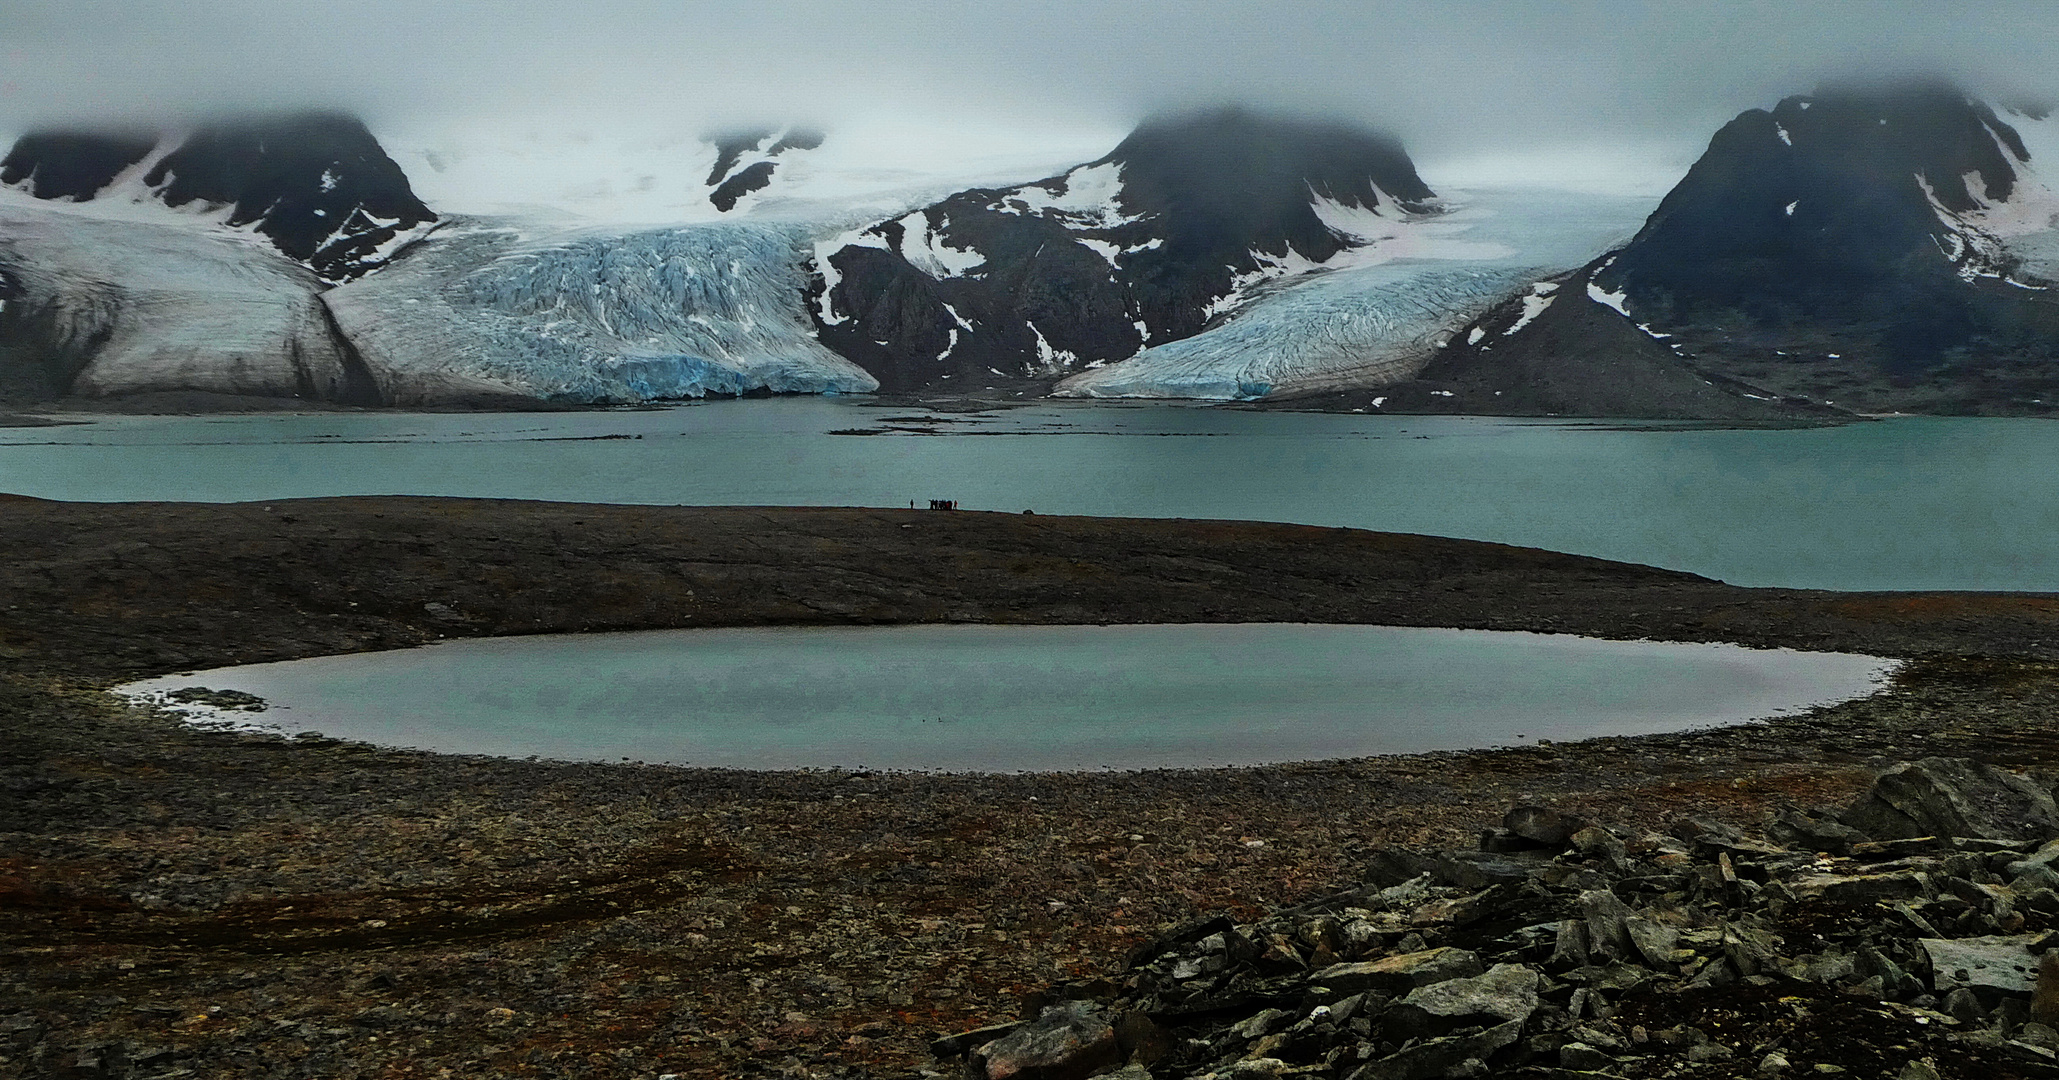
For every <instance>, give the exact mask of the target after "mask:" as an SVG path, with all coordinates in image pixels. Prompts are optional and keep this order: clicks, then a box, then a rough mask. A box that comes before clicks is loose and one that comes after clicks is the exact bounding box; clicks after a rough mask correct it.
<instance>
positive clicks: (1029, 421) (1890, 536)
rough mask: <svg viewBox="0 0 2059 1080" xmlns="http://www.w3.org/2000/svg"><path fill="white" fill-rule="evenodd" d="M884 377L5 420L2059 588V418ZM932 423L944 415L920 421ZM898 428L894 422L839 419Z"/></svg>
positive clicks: (170, 492) (141, 467)
mask: <svg viewBox="0 0 2059 1080" xmlns="http://www.w3.org/2000/svg"><path fill="white" fill-rule="evenodd" d="M923 415H925V414H923V413H922V410H919V409H909V408H906V407H893V406H878V405H874V404H872V403H870V402H869V401H867V400H864V399H834V398H789V399H774V400H747V401H722V402H711V403H706V404H698V405H689V406H681V407H677V408H667V409H652V410H641V411H619V412H592V413H561V414H511V415H480V414H456V415H434V414H408V413H363V414H328V415H324V414H312V415H260V416H219V417H185V418H180V417H120V418H102V419H96V420H94V421H93V422H92V423H90V424H86V425H82V426H77V427H61V428H20V429H8V430H0V491H10V492H16V493H20V494H26V495H38V496H43V497H46V498H56V499H93V500H121V499H177V500H202V501H236V500H247V499H273V498H286V497H292V496H306V495H341V494H424V495H471V496H491V497H498V498H522V499H560V500H592V501H602V502H632V503H689V504H702V505H725V504H757V505H776V504H799V505H827V506H837V505H843V506H903V507H905V506H907V505H908V503H909V501H910V500H919V501H922V502H923V503H924V504H925V505H926V501H927V500H929V499H932V498H941V499H957V500H958V501H959V503H960V505H961V506H962V507H964V508H966V509H992V510H1004V511H1010V512H1019V511H1021V510H1024V509H1034V510H1036V511H1037V512H1039V513H1054V514H1102V515H1131V516H1145V517H1191V518H1246V519H1263V520H1274V521H1293V522H1303V523H1308V524H1318V525H1345V526H1355V527H1361V528H1371V529H1391V530H1399V531H1406V532H1420V533H1432V534H1437V535H1443V536H1456V537H1466V538H1472V539H1480V540H1496V541H1502V542H1505V543H1513V544H1524V545H1530V546H1536V547H1543V548H1551V549H1554V550H1559V551H1570V552H1577V553H1580V554H1587V555H1598V556H1602V557H1605V558H1612V559H1623V560H1627V561H1631V562H1641V563H1649V564H1653V565H1657V566H1665V567H1670V568H1673V569H1679V570H1688V571H1692V572H1694V573H1699V574H1705V575H1708V576H1710V577H1715V578H1720V579H1723V580H1725V581H1730V582H1733V583H1736V584H1740V585H1785V586H1797V587H1817V588H1832V589H2005V590H2035V591H2059V482H2055V480H2054V471H2055V466H2059V424H2055V423H2052V422H2050V421H2042V420H1990V419H1929V418H1909V419H1894V420H1887V421H1881V422H1874V423H1858V424H1851V425H1847V426H1844V427H1836V428H1813V429H1798V430H1696V429H1690V428H1680V427H1672V428H1665V427H1658V428H1646V429H1630V428H1623V427H1618V426H1610V425H1603V424H1595V423H1581V422H1560V421H1524V420H1495V419H1479V418H1461V417H1381V416H1359V415H1320V414H1294V413H1261V412H1249V411H1242V410H1231V409H1205V408H1196V407H1187V406H1180V405H1164V404H1137V405H1121V404H1078V405H1063V404H1044V403H1040V404H1038V405H1035V406H1032V407H1028V408H1022V409H1014V410H1004V411H999V412H993V413H988V414H984V415H982V416H977V417H970V418H968V417H942V418H937V422H931V423H927V424H924V423H898V424H892V423H885V422H884V420H885V418H891V417H909V416H917V417H920V416H923ZM925 426H926V427H928V428H929V429H931V430H934V431H936V432H938V433H940V434H937V435H934V436H931V435H920V434H911V433H908V432H910V431H912V430H914V429H917V428H921V427H925ZM851 429H858V430H889V431H890V432H892V433H890V434H885V435H876V436H871V437H859V436H852V435H840V434H832V432H834V431H839V430H851Z"/></svg>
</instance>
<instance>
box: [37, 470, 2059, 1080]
mask: <svg viewBox="0 0 2059 1080" xmlns="http://www.w3.org/2000/svg"><path fill="white" fill-rule="evenodd" d="M430 605H434V606H433V607H432V606H430ZM1245 620H1268V621H1269V620H1294V621H1335V622H1377V623H1392V624H1398V625H1435V626H1459V627H1479V628H1492V629H1522V630H1545V631H1564V632H1578V633H1585V634H1594V635H1598V636H1607V637H1651V638H1664V639H1676V640H1692V641H1737V642H1743V643H1747V644H1760V645H1779V646H1792V647H1800V648H1812V649H1841V650H1852V651H1861V652H1871V653H1876V654H1881V655H1890V656H1902V657H1912V658H1917V659H1916V662H1914V663H1912V664H1910V665H1909V666H1908V667H1906V668H1905V669H1904V671H1903V674H1902V675H1901V677H1900V678H1899V680H1898V681H1897V683H1896V684H1895V685H1894V686H1892V687H1891V688H1889V689H1888V690H1887V691H1885V692H1883V693H1882V694H1880V695H1877V696H1875V697H1873V698H1869V699H1864V700H1861V701H1857V702H1850V703H1846V704H1844V705H1840V706H1835V707H1832V708H1828V709H1823V710H1818V711H1817V712H1815V713H1812V714H1810V715H1806V716H1799V717H1793V718H1787V719H1781V720H1776V721H1773V722H1770V723H1766V724H1762V725H1752V726H1746V727H1740V728H1731V729H1724V730H1718V731H1709V732H1700V733H1689V734H1682V735H1665V736H1650V737H1642V738H1627V739H1612V740H1600V741H1595V742H1588V743H1579V744H1570V745H1560V746H1544V747H1530V748H1522V749H1510V750H1497V751H1479V752H1471V753H1454V754H1439V755H1428V756H1418V757H1395V758H1373V759H1363V760H1356V761H1342V762H1323V763H1313V764H1304V765H1284V766H1273V767H1266V768H1255V769H1238V770H1216V771H1191V772H1181V771H1164V772H1149V773H1128V774H1061V775H1018V776H951V775H923V774H856V773H840V772H799V773H741V772H719V771H704V770H700V771H697V770H686V769H675V768H661V767H650V766H639V765H633V764H623V765H590V764H588V765H568V764H554V763H550V762H528V761H508V760H500V759H478V758H453V757H439V756H434V755H428V754H421V753H414V752H406V751H389V750H380V749H374V748H369V747H363V746H358V745H352V744H344V743H337V742H331V741H326V740H318V739H300V740H284V739H278V738H271V737H265V736H255V735H240V734H233V733H226V732H208V731H201V730H196V729H193V728H191V727H187V726H183V725H179V724H176V723H174V722H172V721H170V720H168V719H166V718H164V717H161V716H157V715H153V714H150V713H147V712H145V711H142V710H136V709H130V708H126V707H124V706H123V705H121V704H120V703H119V702H117V701H116V700H114V699H113V698H112V697H111V696H109V695H107V694H106V693H104V689H103V688H104V687H106V686H108V685H111V684H113V683H115V682H118V681H121V680H123V679H127V678H132V677H136V676H140V675H147V674H156V673H163V672H168V671H176V670H185V669H192V668H199V667H206V666H217V665H224V664H232V663H242V662H252V661H257V660H273V659H285V658H290V657H297V656H307V655H315V654H321V653H331V652H342V651H349V650H358V649H375V648H392V647H397V646H403V645H408V644H412V643H417V642H423V641H429V640H434V639H435V638H437V637H439V636H471V635H489V634H512V633H524V632H562V631H573V630H599V629H642V628H658V627H677V626H718V625H720V626H745V625H774V624H787V625H799V624H816V625H839V624H858V623H895V622H953V621H964V622H1012V623H1066V622H1179V621H1245ZM2055 653H2059V598H2055V597H2047V596H2017V595H1999V594H1837V593H1821V592H1798V591H1783V590H1749V589H1740V588H1734V587H1731V586H1727V585H1723V584H1720V583H1717V582H1712V581H1708V580H1705V579H1700V578H1695V577H1692V576H1688V575H1682V574H1673V573H1668V572H1664V571H1659V570H1653V569H1650V568H1645V567H1635V566H1626V565H1623V564H1616V563H1608V562H1603V561H1599V560H1594V559H1585V558H1577V557H1571V556H1563V555H1556V554H1551V553H1547V552H1541V551H1534V550H1528V549H1520V548H1510V547H1504V546H1499V545H1490V544H1477V543H1468V542H1460V541H1449V540H1438V539H1432V538H1425V537H1414V536H1399V535H1390V534H1378V533H1366V532H1353V531H1347V530H1336V529H1317V528H1307V527H1299V526H1278V525H1263V524H1243V523H1226V522H1181V521H1158V520H1110V519H1084V518H1055V517H1033V516H1015V515H1001V514H974V513H943V512H925V511H915V512H910V511H876V510H767V509H705V508H659V507H624V506H591V505H570V504H537V503H513V502H483V501H463V500H438V499H402V498H390V499H328V500H309V501H297V502H277V503H272V504H268V505H266V504H246V505H237V506H198V505H183V504H60V503H47V502H40V501H36V500H8V501H6V502H5V503H0V672H4V674H0V699H4V700H0V746H4V747H5V748H6V750H5V753H0V1057H4V1058H5V1059H6V1060H5V1061H4V1062H0V1077H4V1076H44V1075H52V1074H58V1075H62V1074H63V1072H62V1070H66V1069H70V1070H73V1071H74V1072H75V1073H76V1074H77V1075H134V1076H157V1075H191V1076H227V1075H236V1076H324V1077H344V1076H425V1077H433V1076H437V1075H439V1073H440V1072H441V1071H442V1070H449V1072H448V1073H444V1075H452V1076H484V1075H500V1076H522V1075H553V1076H556V1075H582V1076H622V1077H644V1078H649V1077H655V1076H657V1075H659V1074H661V1073H665V1072H676V1073H679V1074H681V1075H692V1076H747V1075H793V1076H798V1075H810V1074H816V1075H860V1074H862V1073H863V1071H864V1070H870V1071H871V1074H873V1075H908V1074H913V1073H914V1072H915V1071H916V1070H917V1069H919V1068H921V1067H924V1066H925V1065H927V1064H929V1062H928V1058H927V1053H926V1050H925V1042H926V1039H927V1038H928V1037H930V1036H931V1035H933V1034H935V1033H937V1032H940V1031H944V1030H957V1029H962V1028H967V1027H971V1026H974V1025H975V1024H977V1023H979V1022H982V1021H985V1020H988V1019H1001V1018H1005V1017H1008V1016H1012V1015H1013V1013H1014V1011H1015V1007H1016V997H1015V996H1016V995H1017V994H1019V993H1023V992H1028V991H1031V990H1035V989H1037V988H1040V987H1042V986H1044V985H1045V984H1047V983H1049V982H1051V981H1053V980H1054V979H1058V978H1064V977H1069V976H1073V975H1086V974H1091V973H1093V972H1096V971H1102V970H1109V969H1112V968H1114V967H1115V966H1117V965H1119V964H1120V962H1121V959H1122V955H1123V952H1124V949H1125V948H1126V947H1127V946H1128V945H1130V944H1133V943H1135V942H1136V941H1138V940H1141V939H1142V938H1144V937H1147V936H1149V935H1150V934H1151V933H1152V932H1153V931H1155V930H1156V929H1158V928H1159V927H1161V926H1162V925H1164V924H1166V923H1169V922H1175V921H1180V920H1184V919H1187V918H1190V917H1192V916H1195V915H1197V914H1202V913H1207V912H1215V911H1226V912H1230V913H1233V914H1237V915H1239V916H1240V917H1250V916H1253V915H1255V914H1256V913H1257V912H1258V911H1259V910H1260V909H1262V908H1264V907H1266V906H1268V905H1274V904H1280V903H1289V902H1294V901H1297V900H1300V899H1304V898H1307V897H1309V896H1311V895H1314V894H1318V893H1321V892H1324V891H1326V890H1329V889H1331V888H1333V887H1335V886H1336V885H1338V884H1339V883H1342V882H1348V881H1350V880H1352V879H1353V878H1354V876H1355V874H1356V870H1357V867H1358V866H1359V864H1360V863H1361V862H1362V861H1363V859H1364V858H1365V856H1366V855H1367V853H1368V852H1370V851H1371V850H1373V849H1375V848H1377V847H1379V846H1382V845H1389V844H1439V845H1460V846H1462V845H1464V844H1465V843H1466V842H1467V841H1468V840H1469V839H1470V838H1471V837H1472V835H1473V833H1474V831H1475V830H1476V829H1478V828H1480V827H1482V826H1484V825H1488V824H1491V823H1493V822H1494V821H1496V820H1498V819H1499V818H1500V816H1501V814H1502V812H1503V811H1504V810H1505V809H1507V808H1508V807H1509V806H1510V805H1513V804H1515V803H1517V802H1525V801H1542V802H1547V803H1550V804H1553V805H1556V806H1561V807H1565V808H1568V809H1574V810H1577V811H1579V812H1581V813H1583V814H1585V815H1587V816H1588V817H1590V818H1592V819H1595V820H1599V821H1603V822H1609V823H1620V824H1624V825H1639V824H1652V823H1656V822H1657V821H1659V820H1661V819H1663V818H1664V817H1666V816H1667V815H1669V814H1672V813H1676V812H1679V811H1681V810H1693V811H1696V812H1705V813H1716V814H1719V815H1722V816H1726V817H1729V818H1731V819H1732V820H1736V821H1739V822H1741V823H1748V822H1750V821H1751V820H1752V819H1753V818H1754V816H1755V815H1757V814H1759V813H1761V812H1762V811H1764V810H1765V809H1767V808H1768V807H1770V806H1772V805H1775V804H1776V803H1779V802H1781V801H1794V802H1797V803H1801V804H1804V805H1809V804H1814V803H1818V802H1830V801H1841V800H1843V799H1844V798H1846V797H1848V796H1849V795H1851V794H1852V793H1854V792H1856V791H1857V790H1859V789H1860V788H1861V787H1862V786H1863V785H1864V783H1865V782H1866V779H1867V777H1868V774H1867V771H1866V769H1865V765H1866V763H1867V762H1868V761H1870V760H1874V759H1876V758H1881V757H1897V758H1899V757H1914V756H1921V755H1925V754H1957V755H1967V756H1973V757H1979V758H1983V759H1986V760H1989V761H1994V762H1997V763H2002V764H2007V765H2016V766H2024V765H2050V764H2053V763H2055V762H2059V729H2055V727H2054V725H2053V724H2052V722H2051V720H2050V718H2051V717H2052V716H2053V715H2055V713H2054V708H2055V706H2059V656H2055ZM88 1059H91V1060H92V1061H94V1062H97V1064H93V1065H91V1066H89V1065H88V1064H87V1062H88ZM89 1068H90V1069H92V1070H98V1071H80V1070H87V1069H89ZM178 1070H188V1071H187V1072H183V1073H182V1072H179V1071H178Z"/></svg>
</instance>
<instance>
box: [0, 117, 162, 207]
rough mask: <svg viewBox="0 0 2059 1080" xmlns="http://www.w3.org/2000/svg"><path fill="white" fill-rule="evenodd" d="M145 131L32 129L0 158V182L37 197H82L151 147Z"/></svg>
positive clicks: (151, 140) (152, 137)
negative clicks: (32, 130)
mask: <svg viewBox="0 0 2059 1080" xmlns="http://www.w3.org/2000/svg"><path fill="white" fill-rule="evenodd" d="M157 142H158V137H157V135H155V134H153V133H145V132H129V133H120V132H91V131H36V132H31V133H29V134H27V135H24V136H22V137H21V138H20V139H18V140H16V141H15V144H14V148H13V149H12V150H9V151H8V153H7V156H6V157H5V158H0V184H8V185H18V186H20V187H22V188H23V189H24V190H26V191H27V192H28V193H29V194H31V195H34V196H35V197H37V198H39V199H70V200H72V201H74V202H85V201H87V200H89V199H91V198H92V197H93V196H94V195H96V194H98V193H99V191H100V189H101V188H104V187H106V186H107V185H109V184H111V183H113V182H114V179H115V177H117V176H119V175H121V173H122V170H124V169H127V168H129V167H130V166H132V165H136V164H138V163H140V162H141V161H142V160H143V159H144V158H146V157H148V156H150V151H152V150H155V149H156V148H157Z"/></svg>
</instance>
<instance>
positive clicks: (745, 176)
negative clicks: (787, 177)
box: [708, 128, 822, 214]
mask: <svg viewBox="0 0 2059 1080" xmlns="http://www.w3.org/2000/svg"><path fill="white" fill-rule="evenodd" d="M708 142H710V143H712V144H713V145H714V147H715V167H714V168H713V169H711V170H709V172H708V187H709V188H710V189H711V190H710V191H709V192H708V201H709V202H711V203H713V204H715V209H717V210H720V211H722V212H723V213H725V214H726V213H728V212H730V211H731V210H734V209H736V204H737V202H738V201H739V200H741V199H742V198H743V197H744V196H746V195H749V194H750V193H751V192H754V191H763V190H764V189H765V188H766V187H767V186H768V185H770V184H771V183H772V174H773V173H774V172H775V171H776V170H778V168H779V161H778V160H777V159H778V158H779V156H780V155H781V154H783V153H786V152H787V151H789V150H813V149H815V148H816V147H818V146H821V145H822V133H821V132H819V131H811V130H808V129H806V128H789V129H787V130H785V131H783V132H782V131H775V130H772V129H770V128H765V129H760V130H757V131H746V132H740V133H733V134H728V135H716V136H712V137H710V138H709V139H708ZM746 159H751V160H749V161H748V162H746Z"/></svg>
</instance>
